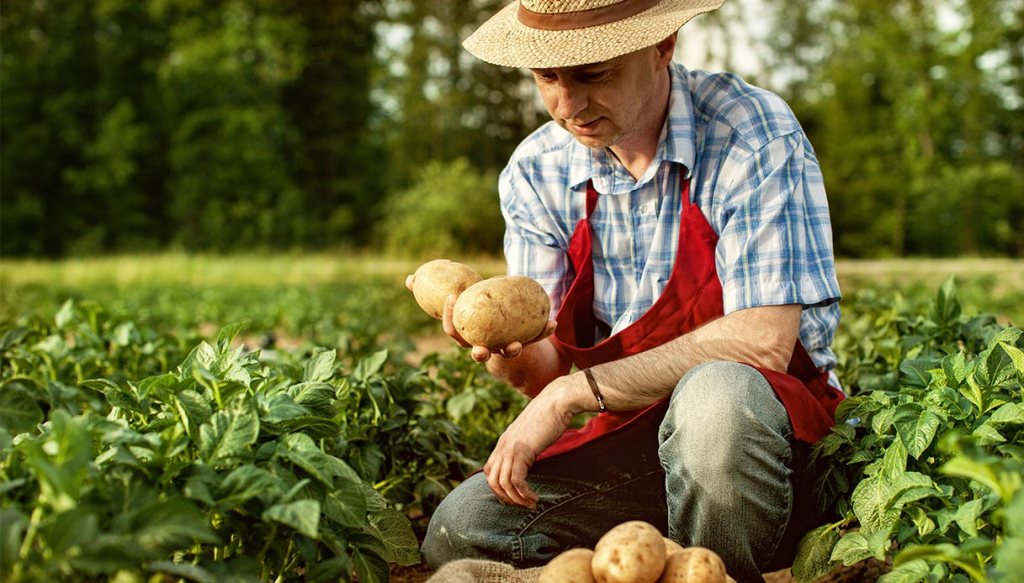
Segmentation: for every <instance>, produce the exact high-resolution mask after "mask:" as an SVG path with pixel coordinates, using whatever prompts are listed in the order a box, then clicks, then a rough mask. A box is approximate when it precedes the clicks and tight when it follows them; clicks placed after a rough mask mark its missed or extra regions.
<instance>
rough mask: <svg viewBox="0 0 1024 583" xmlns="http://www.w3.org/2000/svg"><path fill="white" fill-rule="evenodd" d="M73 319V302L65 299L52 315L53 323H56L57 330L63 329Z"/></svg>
mask: <svg viewBox="0 0 1024 583" xmlns="http://www.w3.org/2000/svg"><path fill="white" fill-rule="evenodd" d="M74 319H75V302H73V301H71V300H67V301H65V302H64V304H63V305H62V306H61V307H60V309H59V310H57V314H56V315H55V316H54V317H53V322H54V324H56V325H57V329H58V330H63V329H64V328H66V327H67V325H68V324H70V323H71V322H72V321H73V320H74Z"/></svg>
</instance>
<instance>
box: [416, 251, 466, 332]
mask: <svg viewBox="0 0 1024 583" xmlns="http://www.w3.org/2000/svg"><path fill="white" fill-rule="evenodd" d="M482 279H483V277H481V276H480V274H479V273H477V272H476V271H474V270H473V268H471V267H469V266H467V265H463V264H462V263H456V262H455V261H449V260H447V259H435V260H433V261H428V262H427V263H424V264H423V265H421V266H419V268H417V269H416V272H415V273H413V275H412V295H413V297H414V298H416V303H417V304H419V306H420V307H421V308H423V311H424V312H426V313H427V314H430V316H432V317H434V318H437V319H438V320H440V319H441V316H442V315H443V314H444V304H445V301H447V300H448V296H450V295H456V296H457V295H459V294H461V293H462V292H463V291H464V290H465V289H466V288H468V287H469V286H471V285H473V284H474V283H477V282H478V281H480V280H482Z"/></svg>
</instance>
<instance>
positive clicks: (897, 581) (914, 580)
mask: <svg viewBox="0 0 1024 583" xmlns="http://www.w3.org/2000/svg"><path fill="white" fill-rule="evenodd" d="M929 571H930V568H929V565H928V561H925V560H924V559H914V560H912V561H907V562H905V563H902V564H899V565H896V566H895V567H893V569H892V571H889V572H888V573H885V574H883V575H882V576H881V577H879V578H878V583H919V582H920V581H925V580H927V578H928V573H929Z"/></svg>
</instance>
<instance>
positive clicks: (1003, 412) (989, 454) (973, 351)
mask: <svg viewBox="0 0 1024 583" xmlns="http://www.w3.org/2000/svg"><path fill="white" fill-rule="evenodd" d="M870 300H871V302H872V303H873V308H872V309H871V310H870V311H864V312H861V313H860V314H859V315H858V316H855V317H854V318H852V319H850V321H849V322H848V323H847V324H846V326H847V327H850V328H854V329H861V330H863V331H864V335H863V336H860V343H861V344H859V345H857V344H855V343H854V339H855V338H856V337H855V336H852V335H851V336H848V337H846V339H845V342H849V343H850V345H849V346H847V347H846V350H845V358H846V359H847V361H846V363H845V365H846V367H848V368H847V371H846V375H845V377H841V378H846V379H851V380H853V381H854V382H855V383H856V384H854V385H853V386H851V387H849V389H851V390H853V391H854V392H855V394H854V396H853V397H851V398H849V399H847V400H846V401H844V402H843V403H842V404H841V405H840V406H839V410H838V411H837V420H838V424H837V425H836V427H835V428H834V429H833V431H832V433H831V434H830V435H828V436H826V437H825V438H824V439H823V440H822V441H821V442H819V444H818V445H817V446H816V455H817V456H819V457H820V458H821V459H822V460H823V461H824V462H825V468H826V471H825V473H824V474H823V477H824V479H823V481H822V492H823V495H824V497H825V499H824V504H825V505H826V506H834V508H835V509H836V510H837V511H838V514H839V520H838V521H836V522H834V523H830V524H826V525H823V526H821V527H819V528H817V529H815V530H814V531H812V532H811V533H809V534H808V535H807V536H806V537H805V538H804V539H803V541H802V543H801V547H800V550H799V556H798V558H797V562H796V565H795V566H794V569H793V570H794V573H795V574H796V575H797V577H798V579H800V580H801V581H810V580H812V579H814V578H815V577H816V576H818V575H821V574H822V573H824V572H825V571H827V570H828V569H829V568H830V567H831V566H833V565H835V564H838V563H842V564H845V565H851V564H853V563H855V562H857V561H860V560H863V559H866V558H869V557H874V558H876V559H879V560H886V559H891V560H892V561H893V564H894V567H893V569H892V571H891V572H890V573H888V574H886V575H884V576H883V578H882V581H883V583H893V582H907V583H910V582H917V581H959V582H966V581H968V580H972V581H1019V580H1020V579H1019V577H1020V574H1021V573H1024V560H1022V557H1024V488H1022V484H1024V448H1022V444H1024V389H1022V382H1024V351H1022V348H1024V332H1022V331H1021V330H1020V329H1019V328H1015V327H1004V326H1000V325H997V324H996V322H995V320H994V318H992V317H990V316H977V317H970V318H968V317H965V316H963V315H962V314H961V311H960V305H959V303H958V301H957V298H956V288H955V286H954V284H953V282H952V281H951V280H950V281H947V283H946V284H945V285H943V286H942V288H941V289H940V291H939V293H938V295H937V297H936V298H935V301H934V302H933V303H932V304H931V306H930V308H929V310H928V311H927V313H926V314H925V315H922V314H915V313H908V312H904V311H901V310H899V309H895V308H894V307H893V306H892V305H888V306H885V305H879V302H878V299H877V298H870Z"/></svg>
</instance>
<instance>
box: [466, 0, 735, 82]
mask: <svg viewBox="0 0 1024 583" xmlns="http://www.w3.org/2000/svg"><path fill="white" fill-rule="evenodd" d="M723 2H724V0H663V1H662V2H659V3H658V4H657V5H656V6H654V7H652V8H649V9H648V10H645V11H643V12H641V13H639V14H637V15H635V16H632V17H630V18H626V19H623V20H619V21H617V22H612V23H609V24H602V25H599V26H592V27H589V28H578V29H573V30H538V29H534V28H529V27H527V26H525V25H523V24H522V23H521V22H519V19H518V18H517V16H516V12H517V10H518V8H519V0H514V1H513V2H511V3H510V4H508V5H506V6H505V7H504V8H503V9H502V10H501V11H500V12H498V13H497V14H495V15H494V16H492V17H491V18H490V19H489V20H488V21H487V22H485V23H484V24H483V25H481V26H480V28H478V29H477V30H476V32H474V33H473V34H472V35H470V36H469V38H467V39H466V40H465V41H464V42H463V43H462V46H463V47H465V48H466V50H467V51H469V52H470V53H472V54H473V55H474V56H476V57H477V58H479V59H481V60H483V61H487V62H488V63H493V64H495V65H503V66H506V67H527V68H531V69H548V68H555V67H574V66H576V65H585V64H588V63H598V62H601V61H607V60H608V59H613V58H615V57H618V56H621V55H625V54H627V53H631V52H633V51H637V50H640V49H642V48H644V47H649V46H653V45H655V44H657V43H659V42H660V41H662V40H664V39H665V38H666V37H668V36H669V35H670V34H672V33H674V32H676V31H677V30H679V28H680V27H681V26H683V25H684V24H686V23H687V22H689V21H690V19H692V18H693V17H694V16H697V15H699V14H703V13H705V12H710V11H712V10H715V9H717V8H719V7H720V6H721V5H722V3H723ZM533 4H534V7H533V10H535V11H539V12H545V11H550V12H554V11H555V10H544V7H542V6H538V5H544V4H550V5H552V6H553V5H555V4H561V3H556V2H554V0H535V1H534V2H533ZM572 4H573V5H577V4H578V5H580V6H581V8H580V9H586V8H594V7H597V6H600V5H604V4H608V2H607V0H589V1H588V0H573V1H572ZM552 6H548V7H547V8H548V9H550V8H551V7H552ZM557 11H560V12H564V11H565V9H564V7H562V6H559V8H558V10H557Z"/></svg>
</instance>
